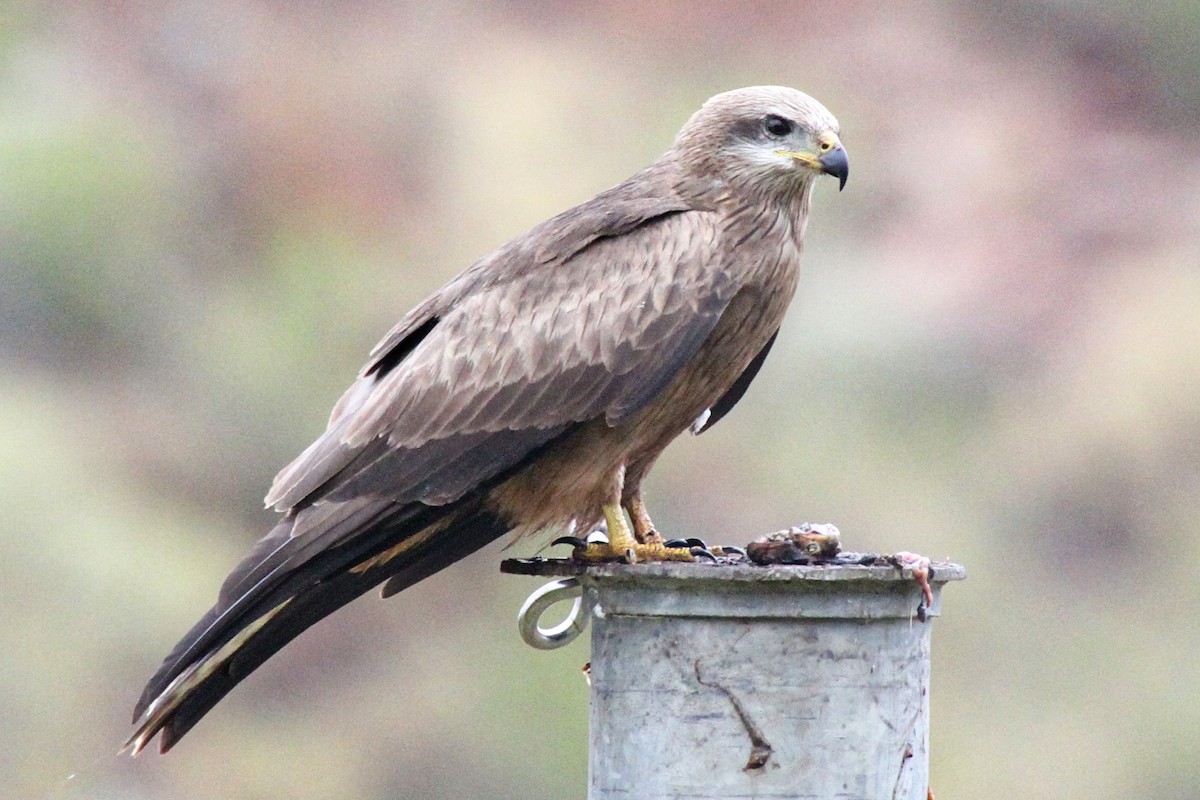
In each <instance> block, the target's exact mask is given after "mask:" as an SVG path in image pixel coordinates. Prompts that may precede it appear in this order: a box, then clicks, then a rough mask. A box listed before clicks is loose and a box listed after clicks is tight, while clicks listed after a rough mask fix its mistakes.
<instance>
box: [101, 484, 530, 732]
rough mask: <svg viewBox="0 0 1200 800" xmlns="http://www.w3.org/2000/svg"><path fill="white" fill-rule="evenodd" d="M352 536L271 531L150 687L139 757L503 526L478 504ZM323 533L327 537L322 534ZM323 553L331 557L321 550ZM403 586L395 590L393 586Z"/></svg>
mask: <svg viewBox="0 0 1200 800" xmlns="http://www.w3.org/2000/svg"><path fill="white" fill-rule="evenodd" d="M359 522H366V523H367V524H366V527H365V529H364V528H361V527H360V528H356V529H355V530H354V531H353V534H354V535H353V536H349V537H347V536H345V531H342V532H340V534H341V535H338V536H337V537H336V540H337V541H343V542H344V543H342V544H335V545H334V546H332V547H328V544H329V541H330V540H329V539H328V537H325V536H316V537H313V538H309V537H304V539H306V540H302V539H301V538H294V537H291V536H282V535H279V534H278V533H277V531H278V529H276V531H273V532H272V534H270V535H268V537H266V539H264V540H263V541H262V542H260V544H259V546H258V547H256V548H255V550H254V552H252V553H251V555H250V556H249V557H248V558H247V559H246V560H245V561H244V562H243V563H242V564H241V565H239V567H238V569H237V570H235V571H234V573H233V574H232V575H231V576H230V578H229V579H228V580H227V581H226V584H225V586H223V587H222V590H221V598H220V599H219V600H218V603H217V605H216V606H214V607H213V609H212V610H211V611H210V612H209V613H208V614H207V615H205V617H204V618H203V619H202V620H201V621H200V622H199V623H197V624H196V626H195V627H193V629H192V630H191V631H190V632H189V633H188V634H187V635H186V636H185V637H184V638H183V639H182V640H181V641H180V642H179V644H178V645H177V646H176V648H175V650H174V651H173V652H172V653H171V655H170V656H168V657H167V659H166V660H165V661H164V662H163V666H162V667H161V668H160V669H159V671H158V673H157V674H156V675H155V676H154V678H152V679H151V681H150V683H149V684H147V686H146V689H145V691H144V692H143V694H142V698H141V700H140V701H139V703H138V706H137V709H136V711H135V717H136V719H135V723H136V724H138V728H137V730H136V731H135V733H134V734H133V736H132V737H130V739H129V741H128V742H126V745H125V746H126V747H127V748H130V749H131V751H132V752H133V754H135V755H136V754H137V753H138V752H140V751H141V750H142V749H143V748H145V746H146V745H147V744H148V743H149V742H150V740H151V739H153V738H154V736H155V735H156V734H157V733H159V732H160V731H161V733H162V737H161V740H160V744H159V748H160V751H161V752H164V753H165V752H166V751H167V750H169V749H170V748H171V747H172V746H174V744H175V743H176V742H177V741H179V739H180V737H182V736H183V735H184V734H185V733H187V731H188V730H190V729H191V727H192V726H193V725H195V724H196V723H197V722H198V721H199V720H200V719H201V718H202V717H203V716H204V715H205V714H206V713H208V711H209V710H210V709H211V708H212V707H213V706H214V705H216V703H217V702H218V701H220V699H221V698H222V697H224V696H225V695H226V694H227V693H228V692H229V691H230V690H231V689H232V688H233V687H234V686H236V685H237V684H238V683H239V682H240V681H241V680H242V679H243V678H245V677H246V676H247V675H249V674H250V673H251V672H253V671H254V670H255V669H257V668H258V667H259V666H260V665H261V664H262V663H263V662H265V661H266V660H267V659H268V658H270V657H271V656H272V655H274V654H275V653H276V652H278V651H279V650H280V649H281V648H283V646H284V645H286V644H287V643H288V642H290V641H291V640H292V639H294V638H295V637H296V636H298V635H299V634H300V633H301V632H302V631H304V630H305V629H307V628H308V627H309V626H311V625H313V624H314V623H315V622H317V621H318V620H320V619H322V618H323V617H325V616H328V615H329V614H331V613H333V612H334V611H335V610H337V609H338V608H340V607H341V606H343V605H345V604H346V603H348V602H350V601H351V600H353V599H354V598H356V597H358V596H359V595H361V594H363V593H365V592H367V591H369V590H370V589H372V588H373V587H375V586H377V585H378V584H380V583H382V582H383V581H385V580H386V581H388V583H387V586H386V587H385V588H386V590H387V591H386V592H385V596H386V595H387V594H391V593H393V592H394V591H399V589H400V588H404V587H407V586H411V585H412V584H414V583H416V582H417V581H419V580H421V579H423V578H426V577H428V576H429V575H432V574H433V573H435V572H438V571H439V570H441V569H443V568H445V567H447V566H449V565H450V564H452V563H454V562H455V561H458V560H459V559H461V558H463V557H465V556H467V555H469V554H470V553H472V552H474V551H475V550H478V549H479V548H480V547H483V546H484V545H485V544H487V543H488V542H491V541H493V540H494V539H496V538H498V537H499V536H501V535H503V534H504V533H505V532H506V531H507V530H508V528H509V526H508V525H507V524H506V523H505V522H504V521H503V520H501V519H499V518H498V517H497V516H496V515H495V514H493V513H491V512H489V511H487V510H486V509H484V508H483V507H482V504H481V503H480V502H479V501H478V500H477V499H474V498H468V499H464V500H461V501H459V502H456V503H453V504H450V505H447V506H425V505H421V504H413V505H409V506H404V507H399V508H397V507H395V506H392V507H391V508H390V509H387V510H386V512H385V513H373V514H370V515H367V516H366V517H362V518H359ZM320 533H322V534H323V533H325V532H324V531H321V532H320ZM322 548H327V549H322ZM395 587H399V588H395Z"/></svg>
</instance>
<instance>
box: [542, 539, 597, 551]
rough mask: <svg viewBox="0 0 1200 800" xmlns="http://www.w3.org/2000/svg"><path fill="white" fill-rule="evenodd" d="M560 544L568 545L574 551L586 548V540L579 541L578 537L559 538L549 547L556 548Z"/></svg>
mask: <svg viewBox="0 0 1200 800" xmlns="http://www.w3.org/2000/svg"><path fill="white" fill-rule="evenodd" d="M560 544H569V545H571V547H573V548H575V549H576V550H582V549H584V548H586V547H587V546H588V543H587V540H586V539H580V538H579V537H578V536H560V537H558V538H557V539H555V540H554V541H553V542H551V543H550V546H551V547H557V546H558V545H560Z"/></svg>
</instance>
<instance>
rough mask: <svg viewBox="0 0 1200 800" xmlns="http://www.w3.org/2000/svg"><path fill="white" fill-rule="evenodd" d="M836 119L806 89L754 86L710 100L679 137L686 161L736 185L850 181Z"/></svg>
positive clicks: (677, 144) (764, 187)
mask: <svg viewBox="0 0 1200 800" xmlns="http://www.w3.org/2000/svg"><path fill="white" fill-rule="evenodd" d="M840 131H841V129H840V127H839V126H838V122H837V119H835V118H834V116H833V115H832V114H830V113H829V111H828V110H826V108H825V107H824V106H823V105H821V104H820V103H818V102H817V101H816V100H814V99H812V98H811V97H809V96H808V95H806V94H804V93H803V92H799V91H797V90H795V89H789V88H787V87H785V86H752V87H749V88H746V89H735V90H733V91H730V92H724V93H723V94H719V95H717V96H715V97H713V98H711V99H710V100H709V101H708V102H706V103H705V104H704V105H703V106H702V107H701V108H700V110H699V111H697V112H696V113H695V114H694V115H692V118H691V119H690V120H688V122H687V124H686V125H684V127H683V129H682V130H681V131H680V132H679V136H678V137H677V138H676V140H675V149H676V150H677V151H681V152H680V155H682V156H683V157H684V159H685V161H686V162H687V163H695V164H697V165H698V166H700V168H701V169H702V170H703V171H704V173H706V174H709V175H711V174H713V173H715V174H716V175H718V176H720V177H721V179H723V180H724V181H725V182H727V183H729V184H731V185H733V186H741V187H748V188H755V189H758V190H766V191H768V192H778V191H781V190H783V189H787V188H795V187H796V186H808V185H811V183H812V181H813V179H814V178H816V177H817V176H819V175H822V174H824V175H832V176H833V177H835V178H837V179H838V182H839V184H838V185H839V188H841V187H844V186H845V185H846V178H847V177H848V176H849V174H850V162H849V161H848V160H847V158H846V150H845V148H843V147H842V142H841V139H840V138H839V133H840Z"/></svg>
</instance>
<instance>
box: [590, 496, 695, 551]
mask: <svg viewBox="0 0 1200 800" xmlns="http://www.w3.org/2000/svg"><path fill="white" fill-rule="evenodd" d="M603 510H604V521H605V522H606V523H607V524H608V543H607V544H604V543H595V544H589V545H588V546H587V547H585V548H582V549H581V550H576V551H575V558H576V559H578V560H581V561H622V560H625V561H629V562H630V563H635V562H638V561H694V560H695V558H694V557H693V556H692V554H691V553H690V552H688V548H686V547H666V546H664V545H663V543H662V537H661V536H660V537H658V541H657V542H654V541H650V542H639V541H637V539H635V538H634V533H633V530H632V529H630V527H629V523H628V522H627V521H626V520H625V512H624V511H622V510H621V506H620V505H619V504H612V505H605V506H604V508H603ZM642 510H643V512H644V511H645V509H644V507H643V509H642ZM645 519H646V521H649V519H650V517H649V515H646V516H645ZM655 535H656V536H657V534H655Z"/></svg>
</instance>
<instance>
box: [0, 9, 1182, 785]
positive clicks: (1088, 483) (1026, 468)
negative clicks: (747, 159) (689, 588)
mask: <svg viewBox="0 0 1200 800" xmlns="http://www.w3.org/2000/svg"><path fill="white" fill-rule="evenodd" d="M0 19H2V22H0V370H2V375H3V379H2V380H0V598H2V600H3V606H2V608H3V610H2V611H0V653H2V654H3V655H2V656H0V720H2V723H0V796H3V797H6V798H227V797H234V798H277V797H289V798H293V799H294V800H307V799H308V798H330V797H353V798H362V799H363V800H370V799H372V798H380V799H382V798H399V797H413V798H417V797H420V798H474V797H489V798H513V799H514V800H527V799H528V798H582V797H583V796H584V794H585V783H586V735H587V719H586V706H587V687H586V686H585V684H584V681H583V679H582V677H581V676H580V673H579V668H580V666H581V665H582V664H583V663H584V662H585V661H587V660H588V653H587V646H586V644H585V643H584V642H583V641H580V642H578V643H576V644H574V645H573V646H571V647H569V648H566V649H565V650H560V651H556V652H554V653H539V652H535V651H533V650H530V649H528V648H526V647H525V646H524V645H523V644H521V643H520V642H519V640H518V638H517V636H516V634H515V631H514V624H513V619H514V615H515V613H516V610H517V608H518V606H519V604H520V602H521V601H522V600H523V599H524V597H525V596H526V595H527V594H528V593H529V592H530V591H532V590H533V589H534V588H536V586H537V585H538V581H536V580H534V579H529V578H518V577H503V576H501V575H500V574H499V573H498V570H497V565H498V562H499V560H500V559H501V558H502V557H505V556H508V555H529V554H531V553H532V551H533V550H534V549H535V546H534V545H533V544H532V543H527V544H522V545H519V546H518V547H517V548H515V549H514V550H510V551H508V552H506V553H505V552H502V551H501V548H500V546H499V545H497V546H494V547H491V548H488V549H487V550H485V551H483V552H481V553H479V554H477V555H475V556H473V557H471V558H470V559H468V560H467V561H465V562H463V563H460V564H458V565H456V566H454V567H453V568H451V569H449V570H447V571H446V572H444V573H442V574H440V575H438V576H436V577H434V578H432V579H430V580H428V581H426V582H424V583H422V584H420V585H419V586H417V587H415V588H414V589H412V590H410V591H407V592H405V593H404V594H403V595H401V596H399V597H397V598H394V599H392V600H390V601H388V602H380V601H379V600H378V599H377V598H376V597H374V596H368V597H366V598H364V599H362V600H360V601H358V602H356V603H354V604H353V605H352V606H350V607H349V608H347V609H345V610H344V611H343V612H341V613H339V614H337V615H335V616H334V617H333V618H331V619H329V620H326V621H325V622H324V623H322V624H320V625H318V626H317V627H316V628H314V629H313V630H311V631H310V632H308V633H307V634H305V635H304V636H302V637H301V638H300V639H299V640H298V641H296V642H295V643H294V644H293V645H292V646H290V647H288V648H287V649H286V650H285V651H284V652H283V653H281V654H280V655H279V656H277V657H276V658H274V659H273V660H272V661H271V662H270V663H268V664H267V665H266V666H265V667H264V668H262V669H260V670H259V671H258V672H257V673H255V674H254V675H253V676H252V677H251V679H249V680H247V681H246V682H245V683H244V684H243V685H242V686H241V687H239V688H238V690H236V691H235V692H234V693H233V694H232V695H231V696H230V697H229V698H227V699H226V700H225V701H224V702H223V703H221V704H220V705H219V706H218V707H217V709H216V710H215V711H214V712H213V713H212V714H211V715H210V716H209V717H207V718H206V719H205V720H204V721H203V722H202V723H201V724H200V725H199V726H198V727H197V728H196V729H195V730H194V731H193V732H192V733H191V734H189V735H188V737H187V738H186V739H185V740H184V741H183V742H182V743H181V744H180V746H179V747H177V748H176V749H175V750H174V751H173V752H172V753H171V754H170V755H169V756H167V757H163V758H160V757H159V756H157V755H156V754H153V753H150V754H146V755H144V756H142V757H141V758H139V759H137V760H136V761H133V760H130V759H127V758H125V757H118V756H116V755H114V753H115V751H116V749H117V747H118V746H119V745H120V743H121V742H122V741H123V740H124V738H125V737H126V736H127V734H128V733H129V727H128V724H127V723H128V715H129V713H130V711H131V708H132V705H133V702H134V700H135V699H136V698H137V696H138V694H139V692H140V691H141V687H142V685H143V683H144V682H145V680H146V679H147V678H148V677H149V675H150V673H151V672H152V671H153V670H154V669H155V667H156V666H157V665H158V663H159V661H160V659H161V658H162V657H163V656H164V655H165V654H166V653H167V651H168V650H169V649H170V647H171V646H172V645H173V644H174V643H175V641H176V640H177V639H178V638H179V636H180V635H182V633H183V632H184V631H185V630H186V629H187V628H188V627H189V626H190V625H191V624H192V622H193V621H195V619H196V618H197V617H198V616H199V615H200V614H201V613H202V612H203V611H204V610H205V609H207V608H208V606H209V605H210V604H211V602H212V600H213V599H214V598H215V595H216V590H217V587H218V586H219V584H220V582H221V579H222V578H223V577H224V575H225V574H226V572H227V571H228V570H229V569H230V568H231V567H232V566H233V564H234V563H235V562H236V561H237V560H238V559H239V558H240V557H241V556H242V555H243V554H244V552H245V551H247V550H248V548H249V547H250V545H251V544H252V542H253V541H254V540H255V539H256V538H257V537H258V536H259V535H261V534H262V533H264V532H265V531H266V529H267V527H268V526H269V525H270V522H271V515H269V514H267V513H265V512H262V511H260V510H259V509H260V508H261V497H262V495H263V494H264V492H265V490H266V488H267V486H268V484H269V483H270V480H271V478H272V476H273V475H274V473H275V471H276V470H277V469H278V468H279V467H280V466H282V465H283V464H285V463H286V462H287V461H289V460H290V459H291V458H292V457H293V456H294V455H295V454H296V453H297V452H299V451H300V450H301V449H302V448H303V447H304V446H305V445H307V444H308V443H309V442H310V441H311V440H312V439H313V438H314V437H315V436H316V435H317V434H318V433H319V432H320V431H321V430H322V429H323V427H324V422H325V418H326V415H327V413H328V410H329V408H330V407H331V405H332V404H333V402H334V401H335V400H336V398H337V397H338V396H339V394H340V393H341V390H342V389H343V388H344V387H345V386H346V385H347V384H348V383H349V381H350V380H351V379H352V378H353V377H354V375H355V373H356V371H357V370H358V368H359V366H360V365H361V364H362V363H363V361H364V360H365V357H366V354H367V352H368V350H369V349H370V347H371V346H372V345H373V344H374V343H375V341H376V340H377V339H378V338H380V337H381V336H382V335H383V333H384V332H386V330H387V329H388V328H389V327H390V326H391V325H392V323H393V322H395V321H396V320H397V319H398V318H399V317H400V316H401V315H402V314H403V313H404V312H405V311H407V310H408V309H409V308H410V307H411V306H412V305H414V304H415V303H417V302H418V301H419V300H421V299H422V298H423V297H424V296H425V295H426V294H428V293H429V292H431V291H432V290H434V289H435V288H437V287H438V286H440V285H441V284H442V283H443V282H445V281H446V280H448V279H449V278H450V277H451V276H453V275H454V274H455V273H457V272H458V271H459V270H461V269H462V268H464V267H465V266H466V265H467V264H469V263H470V262H471V261H473V260H474V259H476V258H477V257H479V256H481V255H483V254H485V253H487V252H489V251H490V250H492V249H493V248H495V247H496V246H498V245H499V244H501V243H502V242H504V241H505V240H506V239H508V238H510V237H512V236H515V235H517V234H519V233H521V232H523V231H524V230H525V229H527V228H528V227H530V226H531V225H533V224H535V223H536V222H539V221H541V220H542V219H544V218H546V217H548V216H550V215H551V214H553V213H556V212H558V211H560V210H562V209H564V208H566V207H568V206H570V205H572V204H575V203H577V202H580V201H582V200H584V199H586V198H588V197H590V196H591V195H593V194H594V193H595V192H597V191H599V190H601V189H604V188H606V187H608V186H610V185H612V184H614V183H617V182H619V181H621V180H623V179H624V178H625V177H627V176H628V175H629V174H631V173H633V172H634V171H635V170H637V169H639V168H641V167H642V166H644V165H645V164H647V163H648V162H649V161H651V160H652V159H653V158H655V157H656V156H657V155H658V154H659V153H660V152H661V151H663V150H664V149H666V147H667V146H668V145H669V143H670V141H671V138H672V137H673V135H674V133H675V131H676V130H677V129H678V128H679V126H680V125H682V123H683V122H684V121H685V120H686V119H687V117H688V116H689V115H690V114H691V112H692V111H694V110H695V109H696V108H697V107H698V106H699V105H700V103H701V102H702V101H703V100H704V99H705V98H707V97H708V96H710V95H712V94H715V93H716V92H719V91H723V90H726V89H730V88H734V87H738V86H743V85H750V84H758V83H781V84H787V85H792V86H796V87H798V88H801V89H803V90H805V91H807V92H809V93H811V94H813V95H814V96H816V97H817V98H818V99H820V100H821V101H823V102H824V103H825V104H826V105H827V106H828V107H829V108H830V109H831V110H832V111H833V112H834V113H835V114H836V115H837V116H838V117H839V118H840V120H841V123H842V127H843V131H844V137H843V138H844V141H845V143H846V146H847V149H848V150H849V152H850V154H851V159H852V161H853V175H852V176H851V180H850V182H849V183H848V185H847V187H846V191H845V192H844V193H842V194H838V193H837V191H836V186H835V185H834V182H833V181H826V182H824V183H823V184H822V185H821V186H819V187H818V189H817V193H816V198H815V208H814V214H813V218H812V223H811V225H810V227H809V240H808V245H807V250H806V253H805V258H806V264H805V267H806V268H805V274H804V275H803V278H802V281H801V289H800V294H799V296H798V298H797V301H796V303H795V304H794V305H793V307H792V311H791V313H790V316H789V319H788V322H787V324H786V326H785V328H784V332H783V333H782V335H781V336H780V338H779V341H778V343H777V344H776V346H775V350H774V352H773V353H772V356H771V358H770V360H769V361H768V362H767V365H766V368H765V369H764V370H763V372H762V373H761V375H760V376H759V378H758V380H757V381H756V383H755V386H754V388H753V389H752V390H751V391H750V392H749V394H748V395H747V397H746V399H745V400H744V401H743V402H742V403H741V405H740V406H739V407H738V409H737V411H736V412H735V413H733V414H732V415H731V416H730V417H729V418H728V419H727V420H726V421H724V422H723V423H722V424H721V425H719V426H717V427H716V428H715V429H714V430H713V431H712V432H711V433H706V434H705V435H704V436H702V437H699V438H692V437H686V438H685V439H683V440H681V441H680V442H678V443H677V444H676V445H674V446H673V447H672V449H670V450H669V451H668V453H667V455H666V456H665V457H664V459H663V461H662V462H661V463H660V467H659V469H658V470H657V471H656V472H655V474H654V475H653V476H652V478H651V480H650V485H649V496H650V501H651V507H652V508H653V509H655V512H656V517H655V519H656V521H657V522H658V523H659V525H660V527H661V528H663V529H664V530H666V531H668V532H669V533H672V534H679V535H698V536H702V537H705V538H707V539H709V540H710V541H716V542H746V541H749V540H750V539H751V538H754V537H755V536H757V535H760V534H762V533H765V532H767V531H771V530H776V529H778V528H781V527H785V526H787V525H790V524H794V523H798V522H801V521H806V520H807V521H814V522H826V521H831V522H834V523H836V524H837V525H838V526H839V527H840V528H841V530H842V532H843V536H844V538H845V541H846V545H847V546H848V547H850V548H851V549H856V550H875V551H882V552H894V551H896V550H900V549H907V550H915V551H920V552H924V553H927V554H929V555H932V556H936V557H951V558H953V559H955V560H957V561H960V562H962V563H964V564H966V566H967V567H968V570H969V573H970V578H969V580H968V581H967V582H966V583H963V584H955V585H952V586H950V587H949V588H948V589H947V591H946V595H945V598H944V600H945V609H944V610H945V616H944V617H942V618H940V619H939V620H938V621H937V622H936V626H935V635H934V695H933V743H932V746H933V763H932V775H933V788H934V789H935V791H936V792H937V795H938V797H939V798H940V799H941V800H946V798H956V797H960V798H974V799H975V800H986V799H988V798H1006V799H1007V798H1012V797H1087V798H1092V799H1093V800H1100V799H1103V798H1127V797H1131V796H1136V797H1139V798H1180V797H1185V796H1194V794H1195V787H1196V786H1197V785H1198V784H1200V759H1197V758H1196V754H1197V753H1198V752H1200V677H1198V670H1197V666H1196V664H1197V660H1198V659H1200V589H1198V584H1197V581H1196V579H1195V566H1194V565H1195V563H1196V561H1197V558H1198V557H1200V535H1198V534H1200V401H1198V395H1200V138H1198V135H1197V131H1198V130H1200V68H1198V67H1200V56H1197V53H1200V3H1197V2H1196V0H1173V2H1164V3H1157V4H1144V3H1134V2H1112V3H1078V2H1068V1H1066V0H1057V1H1054V0H1049V1H1046V2H1031V1H1025V2H1013V3H1004V4H997V3H990V2H989V3H983V2H980V3H971V2H947V3H941V4H936V5H934V4H928V3H925V4H919V5H917V6H914V7H913V8H908V9H904V8H902V7H901V6H899V5H890V4H889V5H888V6H887V7H886V9H881V8H879V7H877V6H876V5H875V4H868V3H854V2H845V1H844V0H843V1H842V2H836V3H834V2H824V3H804V4H800V3H783V2H777V3H754V4H746V5H744V6H743V7H735V6H734V5H733V4H725V3H701V2H684V0H678V2H646V1H645V0H639V1H638V2H593V3H588V4H574V3H553V2H538V3H502V2H475V3H467V2H442V3H438V4H423V3H404V2H375V3H344V4H343V3H332V2H301V3H283V2H278V3H266V2H251V1H250V0H215V2H213V1H212V0H209V1H208V2H199V0H194V1H193V2H145V3H120V2H117V3H113V2H103V3H101V2H74V3H51V2H20V0H13V1H11V2H8V3H6V4H4V7H3V9H2V10H0ZM72 775H73V776H74V777H68V776H72Z"/></svg>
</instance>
